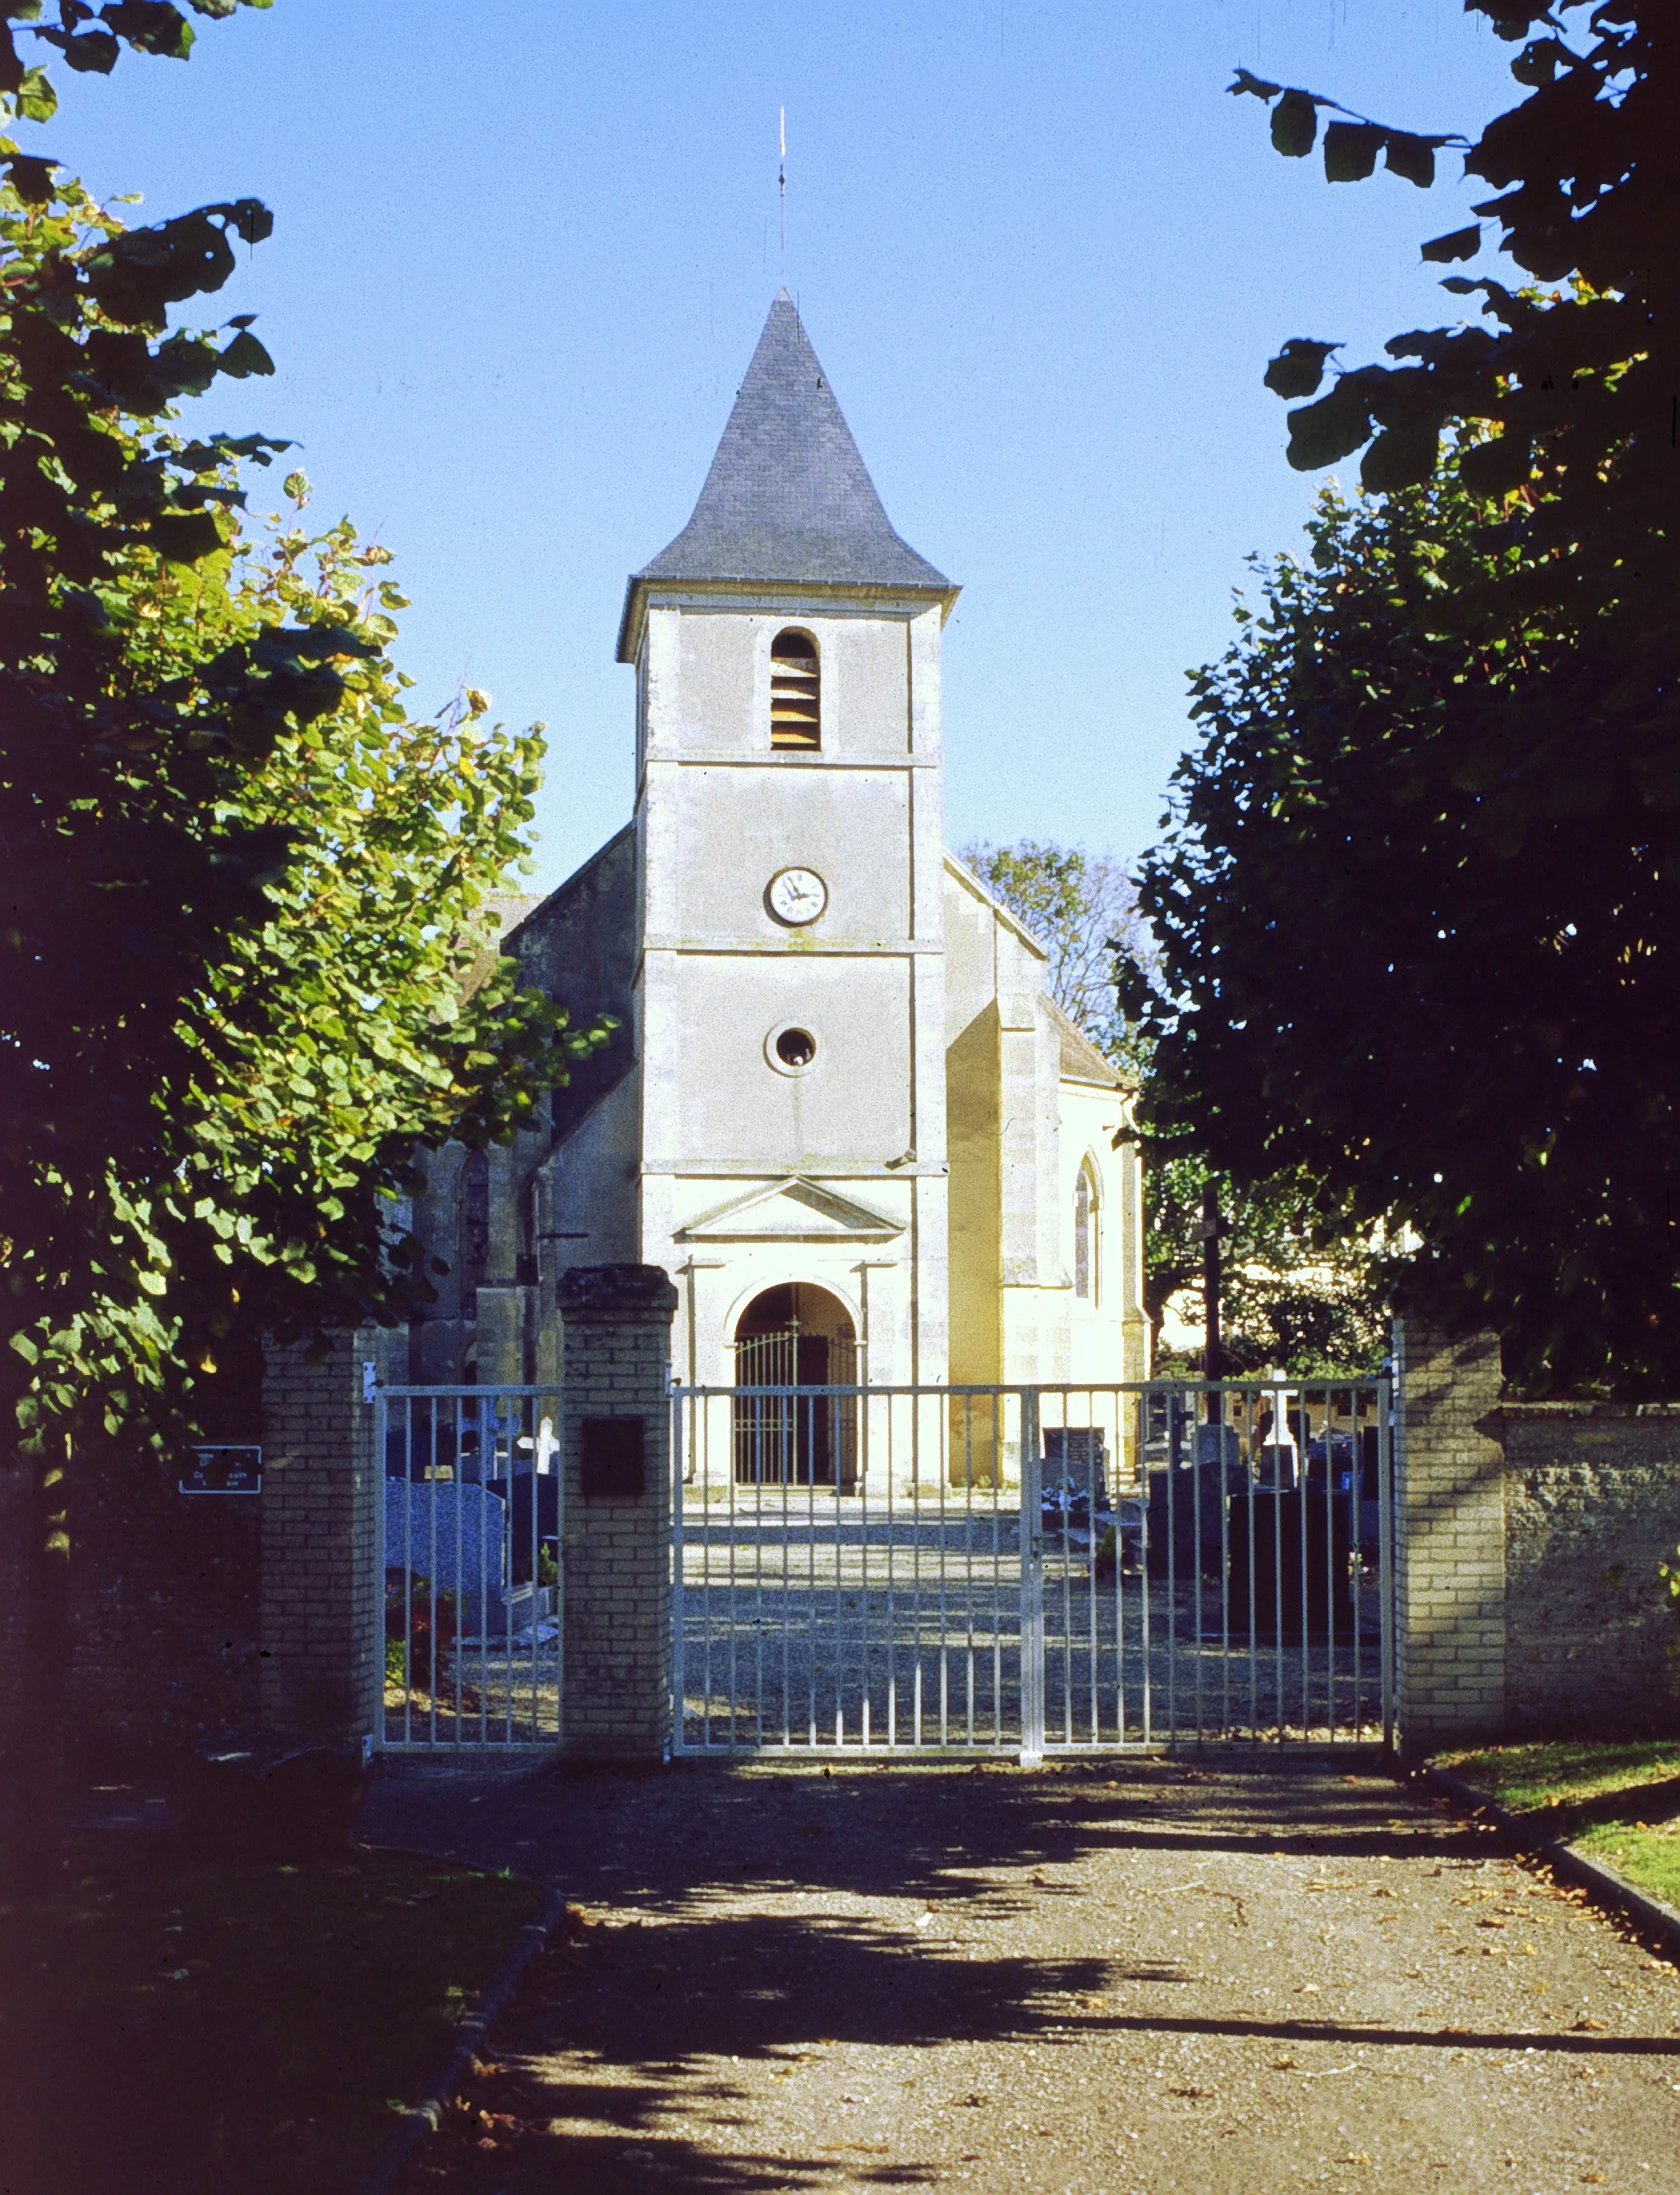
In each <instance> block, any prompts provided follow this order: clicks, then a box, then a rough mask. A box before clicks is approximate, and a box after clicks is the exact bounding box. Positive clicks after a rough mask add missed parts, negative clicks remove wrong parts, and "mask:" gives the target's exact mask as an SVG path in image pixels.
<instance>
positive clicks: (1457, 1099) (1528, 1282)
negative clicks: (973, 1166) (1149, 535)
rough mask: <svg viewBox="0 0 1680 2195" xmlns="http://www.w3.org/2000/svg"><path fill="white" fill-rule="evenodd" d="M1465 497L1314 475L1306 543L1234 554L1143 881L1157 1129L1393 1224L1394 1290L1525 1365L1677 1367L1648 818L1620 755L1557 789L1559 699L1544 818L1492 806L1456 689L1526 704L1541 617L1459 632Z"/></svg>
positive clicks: (1579, 1370)
mask: <svg viewBox="0 0 1680 2195" xmlns="http://www.w3.org/2000/svg"><path fill="white" fill-rule="evenodd" d="M1481 515H1482V513H1481V507H1480V506H1479V505H1478V504H1477V503H1476V502H1475V501H1474V500H1472V498H1470V497H1469V496H1467V495H1466V494H1465V493H1464V490H1463V489H1462V488H1461V487H1459V486H1458V484H1457V481H1455V480H1453V478H1452V477H1451V476H1450V475H1449V476H1447V477H1446V478H1443V479H1442V480H1441V481H1437V482H1435V484H1434V485H1433V486H1432V487H1430V488H1429V489H1428V490H1421V489H1412V490H1409V491H1407V492H1406V493H1404V494H1401V495H1396V496H1393V497H1390V498H1388V499H1387V500H1386V502H1384V503H1378V502H1375V501H1372V500H1361V501H1358V502H1355V503H1352V504H1349V503H1347V502H1344V501H1343V499H1342V498H1341V497H1340V496H1339V495H1338V494H1337V493H1335V492H1334V491H1327V492H1326V493H1325V494H1324V495H1323V496H1322V497H1321V498H1320V503H1319V505H1318V509H1317V511H1316V513H1315V517H1314V519H1313V521H1312V522H1311V524H1310V527H1309V536H1310V539H1311V543H1312V553H1311V556H1310V558H1309V560H1307V561H1304V562H1297V561H1296V560H1294V559H1292V558H1288V557H1285V558H1280V559H1279V560H1278V561H1277V562H1275V563H1274V564H1272V565H1270V566H1263V567H1260V572H1261V579H1262V587H1263V601H1262V602H1261V603H1260V604H1259V606H1258V607H1257V608H1253V607H1250V606H1248V605H1247V604H1242V605H1240V607H1239V611H1238V619H1239V635H1238V637H1237V639H1236V641H1235V642H1234V644H1233V645H1232V647H1231V648H1229V649H1228V652H1227V653H1226V654H1225V655H1224V657H1223V659H1222V660H1220V661H1219V662H1217V663H1215V664H1212V665H1207V666H1205V668H1204V669H1203V670H1201V671H1199V672H1198V673H1196V674H1195V676H1194V678H1193V680H1192V688H1193V692H1194V708H1193V714H1194V716H1195V717H1196V718H1197V719H1198V720H1199V722H1200V724H1201V726H1202V729H1203V732H1204V744H1203V746H1202V747H1201V748H1200V750H1199V751H1198V752H1194V753H1192V754H1191V755H1189V756H1188V757H1186V758H1185V759H1184V761H1183V762H1182V763H1181V764H1180V765H1179V769H1178V771H1177V775H1176V778H1175V781H1174V788H1175V789H1174V799H1173V816H1172V824H1171V830H1170V832H1169V834H1168V836H1167V837H1166V838H1165V841H1164V842H1163V844H1161V845H1160V846H1159V847H1158V848H1157V849H1156V850H1154V853H1152V854H1151V855H1150V856H1149V857H1148V860H1147V861H1146V862H1145V864H1144V867H1143V871H1142V887H1141V889H1142V903H1143V906H1144V907H1145V909H1146V911H1147V912H1148V914H1149V916H1150V918H1151V919H1152V921H1153V923H1154V928H1155V934H1156V936H1157V937H1158V939H1159V942H1160V948H1161V956H1162V964H1163V970H1164V976H1163V984H1164V995H1163V994H1160V993H1156V994H1144V993H1143V992H1142V989H1141V988H1140V987H1136V986H1135V987H1134V988H1135V989H1136V990H1137V992H1138V995H1137V997H1136V1000H1135V1004H1136V1006H1137V1007H1138V1009H1139V1010H1141V1011H1142V1012H1143V1013H1144V1014H1145V1015H1146V1017H1148V1023H1149V1026H1150V1028H1151V1029H1152V1031H1153V1033H1154V1035H1155V1037H1156V1038H1157V1040H1158V1042H1159V1051H1158V1053H1157V1058H1156V1074H1155V1080H1154V1085H1153V1088H1152V1106H1153V1112H1154V1122H1155V1125H1156V1126H1157V1129H1158V1131H1164V1132H1180V1133H1184V1134H1188V1135H1191V1136H1193V1137H1194V1138H1196V1139H1197V1141H1198V1143H1199V1144H1200V1146H1201V1147H1203V1148H1205V1149H1206V1150H1207V1151H1208V1152H1209V1153H1210V1154H1211V1156H1212V1157H1213V1158H1214V1160H1215V1161H1216V1162H1217V1163H1218V1164H1220V1165H1221V1166H1223V1167H1228V1169H1229V1170H1230V1171H1231V1172H1232V1173H1233V1174H1234V1176H1235V1177H1236V1178H1238V1179H1240V1180H1245V1181H1257V1180H1265V1179H1269V1178H1273V1177H1274V1176H1276V1175H1278V1174H1280V1173H1283V1174H1289V1173H1294V1174H1296V1175H1297V1176H1298V1178H1300V1179H1301V1180H1302V1181H1303V1183H1307V1184H1318V1185H1319V1186H1318V1187H1317V1188H1316V1189H1315V1190H1313V1192H1312V1200H1311V1208H1312V1210H1313V1211H1314V1213H1315V1215H1316V1224H1320V1225H1324V1226H1328V1225H1334V1224H1345V1222H1346V1221H1347V1220H1348V1219H1349V1218H1350V1219H1351V1221H1352V1223H1353V1224H1354V1225H1355V1227H1358V1228H1361V1229H1368V1228H1378V1229H1384V1230H1387V1232H1388V1233H1389V1237H1390V1239H1394V1238H1396V1237H1398V1236H1400V1234H1401V1231H1402V1230H1404V1229H1409V1230H1411V1232H1412V1238H1413V1239H1415V1240H1418V1241H1420V1242H1423V1243H1424V1244H1426V1245H1427V1246H1428V1247H1427V1249H1425V1250H1423V1251H1420V1252H1418V1253H1417V1255H1416V1256H1414V1257H1413V1258H1412V1259H1409V1260H1408V1261H1405V1262H1404V1265H1403V1270H1400V1271H1398V1272H1397V1275H1396V1277H1397V1280H1398V1281H1399V1282H1400V1285H1401V1294H1402V1299H1403V1300H1405V1301H1407V1302H1408V1303H1410V1304H1412V1305H1414V1306H1416V1307H1418V1308H1420V1309H1422V1310H1424V1311H1426V1312H1427V1313H1428V1314H1429V1315H1430V1316H1434V1317H1437V1318H1440V1319H1441V1320H1443V1321H1444V1322H1446V1323H1447V1325H1448V1326H1453V1327H1462V1326H1464V1325H1468V1324H1472V1323H1477V1324H1485V1323H1488V1322H1492V1323H1493V1324H1495V1325H1496V1326H1497V1327H1499V1329H1500V1330H1501V1331H1502V1333H1503V1334H1504V1335H1505V1344H1506V1365H1507V1369H1508V1371H1509V1372H1510V1373H1511V1374H1512V1375H1513V1376H1515V1377H1517V1378H1519V1379H1521V1380H1522V1381H1523V1382H1524V1384H1525V1385H1526V1386H1528V1387H1529V1388H1530V1389H1531V1390H1532V1391H1537V1392H1543V1391H1548V1390H1549V1389H1562V1390H1568V1389H1570V1388H1572V1387H1590V1386H1594V1385H1599V1386H1603V1385H1606V1384H1609V1385H1618V1386H1621V1387H1622V1388H1624V1389H1625V1390H1626V1391H1631V1392H1637V1393H1653V1392H1661V1391H1674V1390H1675V1388H1676V1386H1677V1383H1680V1319H1677V1316H1676V1312H1677V1302H1676V1284H1677V1271H1676V1249H1677V1246H1676V1243H1675V1241H1674V1236H1675V1231H1676V1230H1675V1228H1674V1224H1673V1219H1672V1213H1673V1212H1674V1210H1675V1209H1676V1208H1680V1207H1677V1193H1680V1178H1677V1171H1680V1161H1677V1156H1676V1144H1675V1121H1674V1115H1673V1100H1672V1096H1671V1083H1672V1074H1671V1063H1672V1061H1673V1059H1674V1058H1675V1057H1677V1056H1680V1030H1677V1027H1676V1009H1675V1003H1674V983H1673V974H1672V970H1673V960H1672V957H1671V956H1672V951H1673V945H1674V919H1675V915H1674V907H1673V886H1672V883H1671V879H1672V877H1673V876H1674V874H1675V869H1674V867H1673V862H1672V846H1673V837H1672V828H1671V824H1670V823H1668V822H1667V821H1662V820H1660V819H1659V818H1658V817H1657V816H1656V815H1654V813H1653V811H1652V809H1649V808H1648V807H1647V806H1645V805H1644V804H1642V802H1641V801H1640V799H1639V798H1638V797H1637V787H1636V786H1634V785H1633V784H1632V783H1631V782H1629V781H1627V780H1626V779H1624V781H1623V782H1622V784H1621V786H1620V797H1618V798H1614V799H1612V800H1609V801H1607V802H1605V803H1603V804H1592V803H1587V802H1583V801H1582V800H1580V799H1579V798H1576V797H1575V793H1576V791H1577V789H1578V786H1579V778H1580V776H1581V775H1588V774H1591V773H1595V772H1597V770H1598V769H1600V768H1601V767H1602V761H1603V758H1602V756H1587V755H1585V754H1581V753H1579V752H1578V750H1579V744H1580V735H1579V732H1578V730H1577V728H1576V727H1574V725H1573V724H1565V723H1556V722H1554V723H1552V724H1551V728H1550V729H1551V736H1550V738H1549V740H1548V741H1547V748H1548V753H1549V758H1550V759H1549V764H1548V769H1549V777H1550V797H1551V815H1550V816H1549V817H1548V818H1547V820H1546V821H1545V826H1544V827H1540V826H1539V823H1538V821H1536V819H1534V818H1533V817H1532V816H1531V815H1528V814H1526V813H1524V814H1522V815H1514V814H1513V813H1512V809H1513V805H1514V804H1516V805H1519V806H1521V807H1522V809H1525V810H1526V808H1527V804H1528V799H1529V798H1530V791H1529V790H1525V789H1523V788H1522V787H1520V786H1513V782H1512V781H1513V779H1514V778H1516V777H1519V776H1520V775H1521V774H1522V753H1521V752H1520V750H1514V749H1513V748H1512V747H1510V746H1507V745H1506V744H1505V743H1504V742H1502V741H1500V740H1498V739H1496V738H1493V737H1492V736H1491V735H1488V736H1485V737H1484V738H1483V739H1482V740H1480V741H1475V740H1471V739H1470V738H1469V737H1468V736H1467V727H1466V723H1465V716H1466V712H1467V710H1469V709H1470V708H1472V707H1473V703H1470V702H1468V701H1467V700H1466V698H1465V697H1466V696H1467V695H1470V694H1477V693H1481V692H1486V691H1488V690H1497V689H1499V688H1500V687H1501V686H1503V685H1505V684H1508V683H1513V682H1516V683H1520V684H1522V687H1523V688H1524V690H1525V691H1527V692H1528V693H1529V694H1530V695H1531V696H1532V697H1533V707H1534V708H1535V709H1536V710H1537V711H1541V710H1544V708H1545V687H1544V672H1545V667H1546V665H1548V663H1549V662H1551V661H1552V660H1556V655H1557V654H1558V653H1559V651H1560V648H1562V645H1563V643H1562V642H1560V640H1559V639H1558V637H1557V636H1556V635H1555V634H1553V633H1549V632H1548V631H1547V630H1546V628H1545V625H1544V624H1543V623H1542V622H1541V621H1540V620H1539V619H1531V620H1530V621H1529V623H1528V625H1527V626H1526V627H1525V628H1523V629H1522V630H1520V631H1516V632H1512V631H1509V630H1508V629H1506V628H1505V626H1504V625H1502V624H1501V622H1500V621H1499V617H1498V615H1497V614H1496V613H1495V612H1494V611H1493V610H1492V609H1490V610H1489V611H1488V612H1487V615H1486V617H1485V619H1484V623H1483V625H1482V629H1481V630H1480V631H1470V632H1466V631H1465V630H1464V625H1463V619H1464V602H1465V601H1466V598H1467V597H1468V596H1471V595H1473V594H1474V592H1475V591H1476V586H1477V585H1478V584H1479V582H1480V580H1481V579H1482V577H1483V575H1484V574H1485V572H1486V568H1487V565H1488V564H1489V563H1490V562H1499V561H1500V560H1503V559H1506V558H1509V557H1510V556H1512V555H1513V554H1515V553H1517V552H1514V551H1511V550H1507V549H1505V547H1504V546H1503V544H1501V543H1499V542H1494V543H1493V544H1490V543H1489V541H1488V539H1487V536H1486V535H1485V533H1483V531H1482V527H1481V524H1480V519H1481ZM1526 743H1527V742H1526V738H1525V740H1524V741H1523V744H1524V745H1526ZM1612 877H1614V879H1616V882H1615V885H1614V890H1608V889H1607V888H1606V886H1605V881H1604V880H1605V879H1609V878H1612Z"/></svg>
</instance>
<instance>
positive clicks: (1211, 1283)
mask: <svg viewBox="0 0 1680 2195" xmlns="http://www.w3.org/2000/svg"><path fill="white" fill-rule="evenodd" d="M1199 1231H1200V1235H1201V1238H1202V1310H1203V1315H1204V1319H1205V1328H1206V1331H1205V1335H1204V1338H1203V1345H1202V1377H1203V1379H1204V1380H1210V1381H1211V1380H1217V1379H1218V1378H1220V1376H1221V1375H1222V1374H1223V1371H1224V1368H1225V1351H1224V1348H1223V1345H1222V1342H1221V1339H1220V1334H1219V1288H1220V1272H1219V1238H1220V1236H1222V1235H1223V1233H1224V1231H1225V1229H1224V1222H1223V1220H1222V1219H1221V1218H1220V1217H1219V1187H1218V1184H1217V1182H1216V1181H1214V1180H1212V1179H1209V1180H1207V1181H1205V1182H1204V1183H1203V1184H1202V1224H1201V1227H1200V1230H1199ZM1222 1399H1223V1398H1222V1397H1220V1396H1219V1395H1217V1394H1215V1393H1210V1394H1209V1396H1208V1398H1207V1421H1208V1423H1209V1424H1210V1425H1211V1426H1217V1424H1218V1423H1219V1422H1220V1419H1221V1417H1222V1415H1223V1412H1222V1410H1221V1409H1220V1403H1221V1401H1222Z"/></svg>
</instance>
